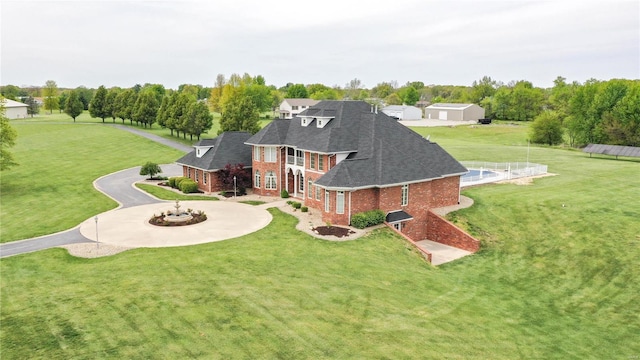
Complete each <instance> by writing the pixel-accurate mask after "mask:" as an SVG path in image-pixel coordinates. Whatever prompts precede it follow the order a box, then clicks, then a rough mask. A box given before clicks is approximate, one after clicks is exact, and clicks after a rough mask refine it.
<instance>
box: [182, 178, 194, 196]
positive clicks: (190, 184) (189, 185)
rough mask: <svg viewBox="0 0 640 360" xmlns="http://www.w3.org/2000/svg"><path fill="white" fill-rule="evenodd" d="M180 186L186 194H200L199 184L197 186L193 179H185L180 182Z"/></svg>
mask: <svg viewBox="0 0 640 360" xmlns="http://www.w3.org/2000/svg"><path fill="white" fill-rule="evenodd" d="M178 186H180V191H182V192H183V193H185V194H191V193H195V192H198V184H196V182H195V181H193V180H191V179H183V180H182V181H180V185H178Z"/></svg>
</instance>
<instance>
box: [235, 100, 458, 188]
mask: <svg viewBox="0 0 640 360" xmlns="http://www.w3.org/2000/svg"><path fill="white" fill-rule="evenodd" d="M320 114H322V115H320ZM324 114H331V115H335V118H333V120H331V121H330V122H329V123H328V124H327V125H326V126H325V127H324V128H318V127H317V126H316V123H315V122H316V121H317V120H314V121H312V122H311V123H310V124H309V125H308V126H302V124H301V119H300V118H299V117H295V118H293V119H290V120H274V121H273V122H272V123H271V124H269V125H267V126H266V127H265V128H264V129H262V130H261V131H260V132H258V133H257V134H256V135H254V136H253V137H252V138H251V139H249V140H248V141H247V142H246V143H247V144H252V145H286V146H294V147H297V148H299V149H302V150H307V151H313V152H320V153H329V154H331V153H341V152H349V153H350V154H349V156H348V157H347V158H346V159H345V160H343V161H341V162H340V163H338V164H337V165H336V166H334V167H333V168H332V169H331V170H329V171H328V172H327V173H326V174H325V175H323V176H322V177H320V178H318V179H317V180H316V182H315V183H316V184H317V185H320V186H323V187H327V188H359V187H373V186H388V185H394V184H400V183H409V182H418V181H424V180H430V179H438V178H442V177H445V176H454V175H460V174H463V173H466V172H467V169H466V168H465V167H464V166H462V165H461V164H460V163H459V162H458V161H457V160H455V159H454V158H453V157H452V156H451V155H449V154H448V153H447V152H446V151H444V149H442V148H441V147H440V146H439V145H438V144H435V143H432V142H430V141H428V140H426V139H424V138H423V137H422V136H420V135H418V134H417V133H415V132H414V131H412V130H411V129H408V128H407V127H405V126H404V125H402V124H400V123H398V122H397V121H395V120H393V119H391V118H390V117H388V116H387V115H385V114H384V113H382V112H379V113H374V112H371V105H369V104H367V103H366V102H364V101H322V102H320V103H318V104H316V105H315V106H313V107H311V108H309V109H307V110H305V111H303V112H302V113H300V115H299V116H327V115H324ZM284 123H288V126H287V130H286V134H285V136H284V137H282V134H283V131H284V127H285V126H284V125H283V124H284ZM276 134H278V136H279V137H276ZM277 140H280V141H279V142H277Z"/></svg>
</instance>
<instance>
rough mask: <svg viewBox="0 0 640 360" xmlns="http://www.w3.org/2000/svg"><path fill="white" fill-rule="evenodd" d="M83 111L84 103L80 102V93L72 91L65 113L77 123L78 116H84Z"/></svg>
mask: <svg viewBox="0 0 640 360" xmlns="http://www.w3.org/2000/svg"><path fill="white" fill-rule="evenodd" d="M83 110H84V105H83V104H82V101H80V96H79V95H78V92H77V91H76V90H71V92H70V93H69V98H68V99H67V103H66V104H65V106H64V113H65V114H67V115H69V116H71V118H72V119H73V122H76V118H77V117H78V115H80V114H82V111H83Z"/></svg>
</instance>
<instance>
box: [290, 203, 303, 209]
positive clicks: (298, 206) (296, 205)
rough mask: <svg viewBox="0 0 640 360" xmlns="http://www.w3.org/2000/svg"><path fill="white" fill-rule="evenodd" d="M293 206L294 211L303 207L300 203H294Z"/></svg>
mask: <svg viewBox="0 0 640 360" xmlns="http://www.w3.org/2000/svg"><path fill="white" fill-rule="evenodd" d="M291 206H293V208H294V209H300V208H301V207H302V204H301V203H299V202H294V203H293V204H291Z"/></svg>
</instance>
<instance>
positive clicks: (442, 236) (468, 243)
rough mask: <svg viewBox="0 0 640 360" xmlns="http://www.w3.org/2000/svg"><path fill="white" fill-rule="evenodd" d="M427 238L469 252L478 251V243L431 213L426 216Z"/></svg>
mask: <svg viewBox="0 0 640 360" xmlns="http://www.w3.org/2000/svg"><path fill="white" fill-rule="evenodd" d="M427 238H428V239H429V240H431V241H435V242H439V243H441V244H445V245H449V246H453V247H457V248H458V249H463V250H467V251H471V252H476V251H478V250H480V241H478V240H477V239H476V238H474V237H473V236H471V235H469V234H467V233H466V232H465V231H464V230H462V229H460V228H458V227H456V226H455V225H453V224H452V223H451V222H449V221H447V220H445V219H444V218H442V217H440V216H439V215H437V214H435V213H434V212H432V211H429V212H428V216H427Z"/></svg>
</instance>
